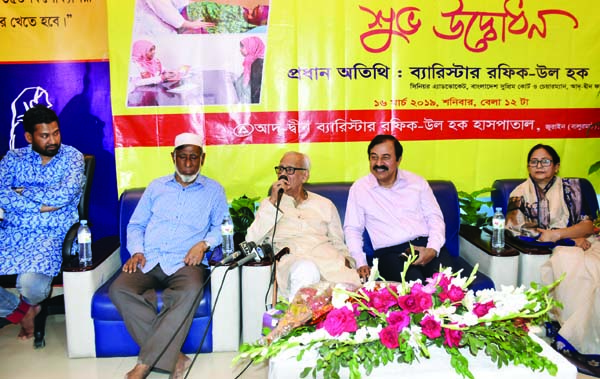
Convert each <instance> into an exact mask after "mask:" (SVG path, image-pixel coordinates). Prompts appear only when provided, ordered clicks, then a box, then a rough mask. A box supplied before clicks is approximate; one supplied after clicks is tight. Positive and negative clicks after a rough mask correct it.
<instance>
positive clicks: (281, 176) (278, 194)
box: [277, 175, 288, 208]
mask: <svg viewBox="0 0 600 379" xmlns="http://www.w3.org/2000/svg"><path fill="white" fill-rule="evenodd" d="M277 180H288V177H287V176H285V175H279V178H277ZM281 196H283V188H280V189H279V191H277V208H279V202H281Z"/></svg>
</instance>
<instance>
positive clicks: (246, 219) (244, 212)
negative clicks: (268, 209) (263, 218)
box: [229, 195, 259, 235]
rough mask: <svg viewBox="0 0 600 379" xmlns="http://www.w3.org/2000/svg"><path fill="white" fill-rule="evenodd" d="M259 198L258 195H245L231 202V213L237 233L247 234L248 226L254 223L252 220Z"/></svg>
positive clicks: (234, 229)
mask: <svg viewBox="0 0 600 379" xmlns="http://www.w3.org/2000/svg"><path fill="white" fill-rule="evenodd" d="M258 199H259V198H258V197H253V198H249V197H248V196H246V195H244V196H242V197H238V198H237V199H234V200H233V201H232V202H231V208H229V214H231V221H233V231H234V232H235V233H241V234H243V235H246V231H247V230H248V227H249V226H250V225H251V224H252V221H254V212H256V202H257V201H258Z"/></svg>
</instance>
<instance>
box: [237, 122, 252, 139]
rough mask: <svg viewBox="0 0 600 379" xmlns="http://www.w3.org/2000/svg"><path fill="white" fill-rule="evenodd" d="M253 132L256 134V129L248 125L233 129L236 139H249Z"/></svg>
mask: <svg viewBox="0 0 600 379" xmlns="http://www.w3.org/2000/svg"><path fill="white" fill-rule="evenodd" d="M252 132H254V127H253V126H252V125H248V124H241V125H238V126H236V128H235V129H233V134H235V136H236V137H248V136H249V135H251V134H252Z"/></svg>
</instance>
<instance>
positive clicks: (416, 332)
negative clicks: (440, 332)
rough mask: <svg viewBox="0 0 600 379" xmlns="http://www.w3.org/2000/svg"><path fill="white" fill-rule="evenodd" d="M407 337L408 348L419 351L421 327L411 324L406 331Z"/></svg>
mask: <svg viewBox="0 0 600 379" xmlns="http://www.w3.org/2000/svg"><path fill="white" fill-rule="evenodd" d="M408 335H409V337H408V341H407V342H408V346H410V347H412V348H413V349H417V350H418V349H420V345H419V341H420V340H421V335H422V331H421V327H420V326H419V325H414V324H412V325H411V326H410V328H409V329H408Z"/></svg>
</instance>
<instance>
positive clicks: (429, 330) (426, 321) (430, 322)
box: [419, 315, 442, 338]
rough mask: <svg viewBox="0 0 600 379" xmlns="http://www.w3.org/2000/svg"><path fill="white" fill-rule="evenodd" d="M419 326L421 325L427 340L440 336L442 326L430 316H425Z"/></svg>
mask: <svg viewBox="0 0 600 379" xmlns="http://www.w3.org/2000/svg"><path fill="white" fill-rule="evenodd" d="M419 324H420V325H421V330H422V331H423V334H425V335H426V336H427V337H429V338H438V337H439V336H441V335H442V326H441V325H440V323H439V322H438V321H437V320H436V319H435V318H434V317H433V316H431V315H428V316H425V317H424V318H423V319H422V320H421V322H420V323H419Z"/></svg>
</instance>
